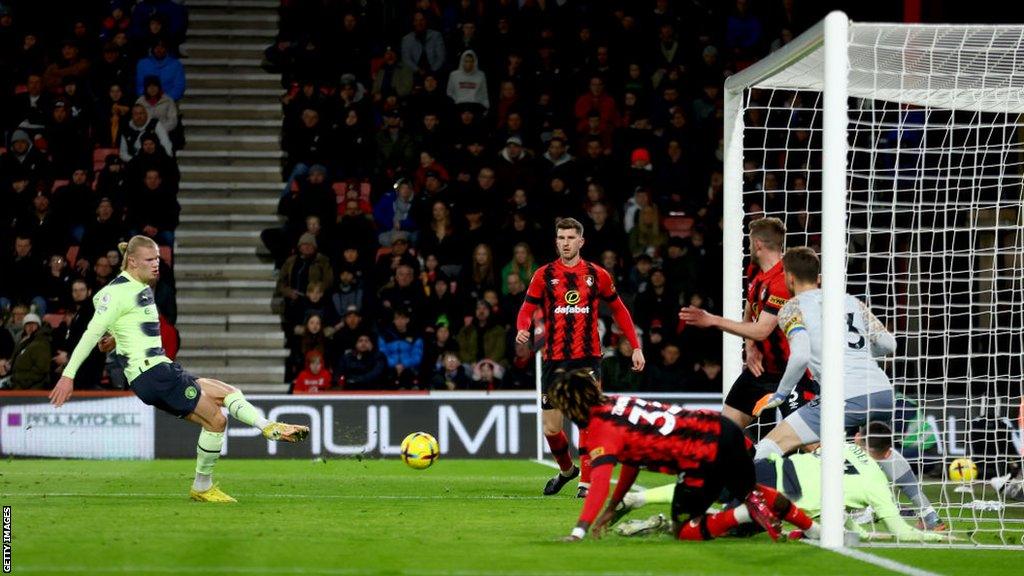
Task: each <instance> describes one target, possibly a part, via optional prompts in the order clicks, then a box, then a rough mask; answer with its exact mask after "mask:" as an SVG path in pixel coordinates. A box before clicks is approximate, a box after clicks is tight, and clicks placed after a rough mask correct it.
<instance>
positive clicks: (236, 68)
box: [184, 58, 281, 85]
mask: <svg viewBox="0 0 1024 576" xmlns="http://www.w3.org/2000/svg"><path fill="white" fill-rule="evenodd" d="M199 60H200V61H201V62H203V61H205V62H212V61H216V60H218V59H210V58H200V59H199ZM234 61H237V62H248V63H247V64H221V65H217V64H201V65H190V64H191V62H192V60H191V59H190V58H189V59H186V60H185V61H184V62H185V75H186V76H189V77H191V76H192V75H195V74H199V75H208V74H217V75H220V76H225V77H240V76H245V77H249V76H252V75H255V74H259V75H266V74H267V73H266V71H264V70H263V68H260V62H259V61H258V60H257V61H256V62H255V63H251V62H252V60H251V59H244V60H238V59H236V60H234ZM270 77H271V78H274V79H275V80H277V81H278V83H280V81H281V80H280V78H279V77H278V76H277V75H274V74H272V75H270ZM279 85H280V84H279Z"/></svg>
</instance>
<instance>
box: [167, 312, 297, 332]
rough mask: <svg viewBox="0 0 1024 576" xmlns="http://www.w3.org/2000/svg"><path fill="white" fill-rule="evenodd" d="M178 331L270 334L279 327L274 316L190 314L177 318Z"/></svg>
mask: <svg viewBox="0 0 1024 576" xmlns="http://www.w3.org/2000/svg"><path fill="white" fill-rule="evenodd" d="M177 326H178V329H179V330H185V331H187V332H243V333H249V332H257V331H258V332H272V331H274V330H276V329H279V328H280V326H281V318H280V317H278V316H277V315H275V314H190V315H187V316H178V324H177Z"/></svg>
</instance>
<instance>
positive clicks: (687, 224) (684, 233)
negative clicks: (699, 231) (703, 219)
mask: <svg viewBox="0 0 1024 576" xmlns="http://www.w3.org/2000/svg"><path fill="white" fill-rule="evenodd" d="M661 224H662V226H664V227H665V231H666V232H668V235H669V236H672V237H674V238H689V237H690V232H692V231H693V217H692V216H686V215H685V214H676V213H673V214H669V215H668V216H666V217H665V219H664V220H663V221H662V223H661Z"/></svg>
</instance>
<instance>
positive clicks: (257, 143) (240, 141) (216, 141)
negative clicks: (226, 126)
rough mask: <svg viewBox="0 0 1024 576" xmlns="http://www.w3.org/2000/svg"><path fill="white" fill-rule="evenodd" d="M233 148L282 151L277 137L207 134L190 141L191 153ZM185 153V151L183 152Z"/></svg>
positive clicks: (196, 136)
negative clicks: (226, 147) (227, 147)
mask: <svg viewBox="0 0 1024 576" xmlns="http://www.w3.org/2000/svg"><path fill="white" fill-rule="evenodd" d="M225 146H231V149H232V150H251V151H261V152H276V151H279V150H280V149H281V145H280V138H278V137H277V136H225V135H222V134H205V135H195V136H191V137H190V138H189V140H188V151H189V152H201V151H204V150H210V151H217V150H223V149H224V147H225ZM182 152H184V150H182Z"/></svg>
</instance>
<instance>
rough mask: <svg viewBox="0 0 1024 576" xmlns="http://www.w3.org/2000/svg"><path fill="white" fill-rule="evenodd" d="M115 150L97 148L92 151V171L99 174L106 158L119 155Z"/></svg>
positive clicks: (118, 151) (105, 162)
mask: <svg viewBox="0 0 1024 576" xmlns="http://www.w3.org/2000/svg"><path fill="white" fill-rule="evenodd" d="M120 153H121V151H120V150H118V149H117V148H97V149H95V150H93V151H92V171H93V172H99V171H100V170H103V167H104V166H106V164H107V156H110V155H111V154H120Z"/></svg>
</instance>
